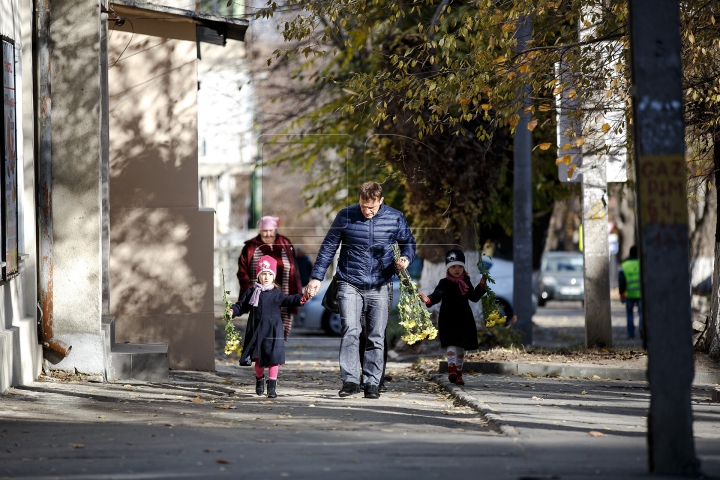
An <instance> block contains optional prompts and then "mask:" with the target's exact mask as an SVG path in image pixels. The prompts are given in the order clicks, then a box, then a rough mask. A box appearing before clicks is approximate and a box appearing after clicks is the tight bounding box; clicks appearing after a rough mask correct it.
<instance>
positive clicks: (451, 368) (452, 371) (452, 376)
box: [448, 363, 458, 383]
mask: <svg viewBox="0 0 720 480" xmlns="http://www.w3.org/2000/svg"><path fill="white" fill-rule="evenodd" d="M457 378H458V370H457V367H456V366H455V364H454V363H451V364H449V365H448V380H449V381H450V383H455V382H456V381H457Z"/></svg>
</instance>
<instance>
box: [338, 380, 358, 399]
mask: <svg viewBox="0 0 720 480" xmlns="http://www.w3.org/2000/svg"><path fill="white" fill-rule="evenodd" d="M356 393H360V385H358V384H357V383H353V382H343V386H342V388H341V389H340V391H339V392H338V395H340V396H341V397H349V396H350V395H355V394H356Z"/></svg>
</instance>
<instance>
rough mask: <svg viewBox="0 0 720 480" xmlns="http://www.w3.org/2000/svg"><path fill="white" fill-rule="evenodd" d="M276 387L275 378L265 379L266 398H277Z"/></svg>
mask: <svg viewBox="0 0 720 480" xmlns="http://www.w3.org/2000/svg"><path fill="white" fill-rule="evenodd" d="M276 388H277V380H268V381H267V389H268V398H277V392H276V391H275V389H276Z"/></svg>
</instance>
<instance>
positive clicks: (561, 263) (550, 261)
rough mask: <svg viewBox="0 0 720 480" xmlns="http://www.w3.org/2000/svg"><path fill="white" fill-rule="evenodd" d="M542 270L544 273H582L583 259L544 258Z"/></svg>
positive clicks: (572, 257) (579, 257)
mask: <svg viewBox="0 0 720 480" xmlns="http://www.w3.org/2000/svg"><path fill="white" fill-rule="evenodd" d="M543 263H544V266H543V270H544V271H546V272H559V273H562V272H582V271H583V257H581V256H567V257H552V258H546V259H545V261H544V262H543Z"/></svg>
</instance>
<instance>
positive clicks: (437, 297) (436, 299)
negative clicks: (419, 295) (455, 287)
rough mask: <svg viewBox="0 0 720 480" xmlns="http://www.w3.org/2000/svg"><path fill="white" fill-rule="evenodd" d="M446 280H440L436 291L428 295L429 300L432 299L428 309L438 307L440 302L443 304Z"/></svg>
mask: <svg viewBox="0 0 720 480" xmlns="http://www.w3.org/2000/svg"><path fill="white" fill-rule="evenodd" d="M445 283H446V282H445V279H444V278H443V279H442V280H440V281H439V282H438V284H437V287H435V290H433V292H432V293H431V294H430V295H428V298H429V299H430V304H428V307H431V306H433V305H436V304H438V303H440V302H442V299H443V297H444V296H445V286H446V285H445Z"/></svg>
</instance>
